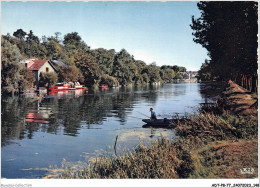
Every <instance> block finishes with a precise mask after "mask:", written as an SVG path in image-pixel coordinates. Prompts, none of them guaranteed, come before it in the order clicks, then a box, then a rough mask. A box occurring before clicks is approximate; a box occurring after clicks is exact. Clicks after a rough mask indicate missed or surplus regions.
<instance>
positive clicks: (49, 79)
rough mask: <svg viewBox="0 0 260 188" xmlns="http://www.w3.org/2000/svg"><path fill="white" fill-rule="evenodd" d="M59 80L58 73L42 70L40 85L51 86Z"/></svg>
mask: <svg viewBox="0 0 260 188" xmlns="http://www.w3.org/2000/svg"><path fill="white" fill-rule="evenodd" d="M57 81H58V76H57V74H56V73H53V72H50V73H49V72H48V73H46V72H41V74H40V80H39V86H44V87H50V86H53V85H55V84H56V83H57Z"/></svg>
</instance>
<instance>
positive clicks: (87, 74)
mask: <svg viewBox="0 0 260 188" xmlns="http://www.w3.org/2000/svg"><path fill="white" fill-rule="evenodd" d="M2 41H3V42H2V60H3V59H4V60H6V61H7V62H8V61H10V62H13V61H15V62H16V63H18V62H19V61H20V60H21V59H28V58H35V59H49V60H50V59H52V60H53V59H54V60H55V59H56V60H57V59H59V60H62V61H63V62H64V63H65V64H66V65H67V66H66V67H60V68H58V81H69V80H71V81H76V80H78V81H80V82H81V83H84V84H86V85H87V86H93V85H98V84H108V85H110V86H112V85H129V84H132V85H139V84H147V83H154V82H159V81H160V82H164V81H170V80H172V79H177V78H178V79H181V78H182V77H181V75H180V74H179V72H185V71H186V69H185V68H184V67H179V66H176V65H175V66H162V67H159V66H157V65H156V63H151V64H149V65H147V64H146V63H145V62H143V61H141V60H136V59H135V58H134V56H133V55H131V54H129V53H128V52H127V51H126V50H125V49H122V50H121V51H120V52H116V51H115V50H114V49H110V50H107V49H103V48H99V49H91V48H90V46H88V45H87V44H86V43H85V42H84V41H83V40H82V38H81V37H80V36H79V34H78V33H77V32H72V33H68V34H66V35H64V37H63V38H61V33H59V32H56V33H55V35H54V36H50V37H46V36H43V37H41V38H39V37H38V36H36V35H34V33H33V31H32V30H30V32H29V33H26V32H25V31H23V30H22V29H18V30H17V31H15V32H14V33H13V36H11V35H10V34H7V35H3V36H2ZM6 43H8V45H11V48H13V50H15V51H16V53H15V54H14V55H15V57H16V56H18V57H19V58H16V59H15V60H13V59H14V57H10V56H6V55H5V54H3V52H5V50H6V51H10V48H5V47H4V46H3V45H4V44H6ZM3 49H4V50H3ZM9 53H11V52H9ZM17 54H18V55H17ZM11 56H12V55H11ZM2 64H3V63H2ZM2 67H3V65H2ZM2 71H5V69H4V70H3V68H2ZM6 74H9V73H6ZM6 74H4V75H3V76H4V77H3V76H2V80H5V79H6V77H5V75H6ZM19 74H20V73H19ZM7 76H8V75H7ZM48 77H51V76H48V75H44V78H45V79H46V78H48ZM55 80H57V79H56V78H55ZM9 85H10V84H9ZM2 86H3V85H2ZM5 86H8V84H7V85H5Z"/></svg>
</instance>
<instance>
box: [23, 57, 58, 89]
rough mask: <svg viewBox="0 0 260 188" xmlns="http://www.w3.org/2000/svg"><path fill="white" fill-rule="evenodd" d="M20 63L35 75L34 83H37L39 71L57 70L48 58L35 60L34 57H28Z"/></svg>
mask: <svg viewBox="0 0 260 188" xmlns="http://www.w3.org/2000/svg"><path fill="white" fill-rule="evenodd" d="M20 63H22V64H24V66H25V67H26V68H27V69H28V70H31V71H32V72H33V73H34V75H35V82H34V85H38V84H39V79H40V73H41V72H55V73H56V72H57V70H56V68H55V67H54V65H53V64H52V63H51V61H49V60H35V59H28V60H23V61H21V62H20Z"/></svg>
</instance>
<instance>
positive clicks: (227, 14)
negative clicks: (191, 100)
mask: <svg viewBox="0 0 260 188" xmlns="http://www.w3.org/2000/svg"><path fill="white" fill-rule="evenodd" d="M197 6H198V8H199V10H200V11H201V16H200V17H199V18H197V19H195V18H194V16H193V17H192V24H191V28H192V29H193V31H194V32H193V36H194V42H196V43H199V44H201V45H202V46H203V47H204V48H206V49H207V50H208V55H209V57H210V58H211V60H210V66H211V69H210V71H212V72H211V76H212V77H215V78H217V79H219V80H228V79H232V80H235V81H236V80H239V79H241V75H246V76H247V77H251V78H252V79H256V77H257V33H258V31H257V27H258V25H257V17H258V12H257V11H258V4H257V2H253V1H251V2H250V1H242V2H199V3H198V4H197Z"/></svg>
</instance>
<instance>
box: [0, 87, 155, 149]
mask: <svg viewBox="0 0 260 188" xmlns="http://www.w3.org/2000/svg"><path fill="white" fill-rule="evenodd" d="M156 90H158V86H144V87H125V88H114V89H108V90H104V91H102V90H100V89H98V90H89V91H85V90H76V91H65V92H58V93H53V94H49V95H46V96H44V97H43V98H40V99H38V98H35V99H34V98H31V97H25V96H19V97H18V96H16V97H13V98H12V97H2V101H1V110H2V122H1V124H2V132H1V138H2V146H4V145H6V144H8V143H10V142H9V140H14V139H24V138H28V139H31V138H32V137H33V135H34V132H35V131H42V132H47V133H51V134H64V135H69V136H77V135H78V134H79V130H80V129H81V128H82V127H81V126H82V122H84V124H86V125H93V124H95V125H100V126H101V125H102V123H103V121H105V120H106V119H107V118H108V117H115V118H116V119H117V120H118V121H120V122H121V124H122V125H124V124H125V122H126V118H127V114H128V113H131V111H132V110H133V106H134V104H135V103H136V101H137V100H143V101H145V102H148V103H150V104H151V105H152V104H155V102H156V100H157V97H158V92H155V91H156ZM87 128H90V126H88V127H87Z"/></svg>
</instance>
